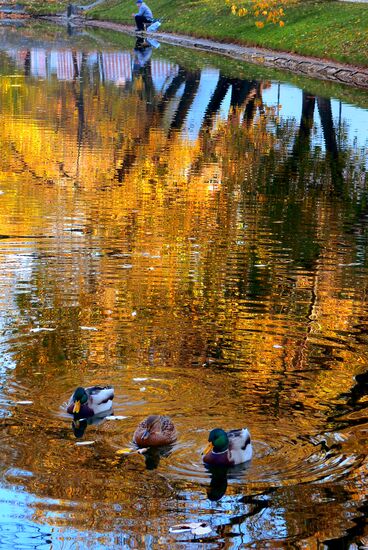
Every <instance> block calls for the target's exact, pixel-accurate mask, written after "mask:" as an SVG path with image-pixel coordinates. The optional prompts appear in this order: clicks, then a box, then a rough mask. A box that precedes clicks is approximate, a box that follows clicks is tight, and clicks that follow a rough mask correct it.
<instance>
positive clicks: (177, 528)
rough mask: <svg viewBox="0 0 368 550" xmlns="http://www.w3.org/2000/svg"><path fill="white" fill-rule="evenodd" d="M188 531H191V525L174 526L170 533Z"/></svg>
mask: <svg viewBox="0 0 368 550" xmlns="http://www.w3.org/2000/svg"><path fill="white" fill-rule="evenodd" d="M187 531H191V528H190V525H189V524H187V523H182V524H179V525H174V526H173V527H170V529H169V532H170V533H186V532H187Z"/></svg>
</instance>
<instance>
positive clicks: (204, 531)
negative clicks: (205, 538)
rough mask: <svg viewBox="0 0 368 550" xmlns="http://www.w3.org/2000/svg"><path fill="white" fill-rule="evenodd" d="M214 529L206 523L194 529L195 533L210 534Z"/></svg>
mask: <svg viewBox="0 0 368 550" xmlns="http://www.w3.org/2000/svg"><path fill="white" fill-rule="evenodd" d="M211 531H212V529H211V527H210V526H209V525H204V526H203V527H202V526H199V527H196V528H195V529H192V533H193V535H208V533H211Z"/></svg>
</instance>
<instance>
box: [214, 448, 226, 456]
mask: <svg viewBox="0 0 368 550" xmlns="http://www.w3.org/2000/svg"><path fill="white" fill-rule="evenodd" d="M227 451H228V449H225V451H218V452H216V451H212V452H213V454H214V455H223V454H224V453H227Z"/></svg>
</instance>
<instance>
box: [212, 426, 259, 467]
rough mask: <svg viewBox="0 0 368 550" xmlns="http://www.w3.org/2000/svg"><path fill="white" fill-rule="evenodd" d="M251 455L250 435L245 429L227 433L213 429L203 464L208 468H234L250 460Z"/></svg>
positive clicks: (219, 429)
mask: <svg viewBox="0 0 368 550" xmlns="http://www.w3.org/2000/svg"><path fill="white" fill-rule="evenodd" d="M252 453H253V450H252V443H251V440H250V433H249V432H248V430H247V429H246V428H241V429H240V430H230V431H229V432H225V430H222V429H221V428H215V429H214V430H211V431H210V435H209V436H208V445H207V447H206V448H205V450H204V451H203V462H204V463H205V464H208V465H210V466H227V467H230V466H236V465H237V464H242V463H243V462H247V461H248V460H250V459H251V458H252Z"/></svg>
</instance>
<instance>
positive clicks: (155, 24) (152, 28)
mask: <svg viewBox="0 0 368 550" xmlns="http://www.w3.org/2000/svg"><path fill="white" fill-rule="evenodd" d="M159 27H161V22H160V21H154V22H153V23H151V24H150V25H149V26H148V27H147V31H148V32H156V31H157V29H158V28H159Z"/></svg>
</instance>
